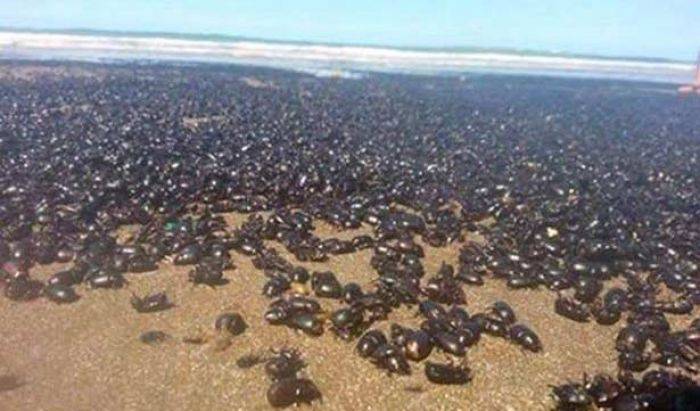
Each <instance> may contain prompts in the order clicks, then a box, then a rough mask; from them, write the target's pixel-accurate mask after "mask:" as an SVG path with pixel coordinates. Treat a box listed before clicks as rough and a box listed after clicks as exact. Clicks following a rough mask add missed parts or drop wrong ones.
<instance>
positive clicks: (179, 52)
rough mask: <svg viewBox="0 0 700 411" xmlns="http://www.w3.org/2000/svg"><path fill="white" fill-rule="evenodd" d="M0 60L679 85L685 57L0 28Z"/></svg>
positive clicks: (686, 69) (689, 68) (688, 71)
mask: <svg viewBox="0 0 700 411" xmlns="http://www.w3.org/2000/svg"><path fill="white" fill-rule="evenodd" d="M0 58H1V59H27V60H73V61H91V62H126V61H131V62H133V61H137V62H162V61H169V62H210V63H231V64H244V65H256V66H265V67H274V68H283V69H290V70H295V71H302V72H308V73H312V74H314V75H317V76H331V77H344V78H360V77H362V76H363V75H366V74H367V73H372V72H386V73H410V74H447V75H462V74H469V73H498V74H517V75H549V76H563V77H582V78H605V79H618V80H635V81H638V80H643V81H654V82H662V83H675V84H680V83H685V82H687V81H689V79H690V78H691V77H692V73H693V69H694V65H693V63H691V62H684V61H671V60H661V59H644V58H614V57H601V56H580V55H570V54H563V53H538V52H531V51H519V50H503V49H477V48H460V49H408V48H392V47H368V46H357V45H335V44H315V43H304V42H278V41H267V40H257V39H245V38H238V37H228V36H219V35H201V36H200V35H176V34H170V33H122V32H101V31H85V30H67V31H30V30H10V29H6V30H0Z"/></svg>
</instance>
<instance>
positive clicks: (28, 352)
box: [0, 216, 618, 410]
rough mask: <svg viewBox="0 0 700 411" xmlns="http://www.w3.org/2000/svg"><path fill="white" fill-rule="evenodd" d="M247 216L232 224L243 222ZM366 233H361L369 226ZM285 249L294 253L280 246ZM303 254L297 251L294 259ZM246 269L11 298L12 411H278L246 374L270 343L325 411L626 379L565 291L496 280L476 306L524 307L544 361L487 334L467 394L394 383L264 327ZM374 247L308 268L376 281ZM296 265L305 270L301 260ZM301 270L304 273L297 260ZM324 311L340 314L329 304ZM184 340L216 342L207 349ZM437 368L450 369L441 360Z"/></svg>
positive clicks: (5, 309)
mask: <svg viewBox="0 0 700 411" xmlns="http://www.w3.org/2000/svg"><path fill="white" fill-rule="evenodd" d="M241 218H242V217H241V216H228V219H229V220H230V221H231V222H232V223H234V224H237V223H239V222H240V221H241ZM359 231H362V230H359ZM357 233H358V231H357V230H356V231H344V232H336V231H335V230H334V229H333V228H331V227H329V226H326V225H323V224H320V223H317V234H318V235H320V236H322V237H326V236H331V235H334V236H337V237H340V238H345V237H350V236H352V235H355V234H357ZM277 248H278V250H279V251H281V252H283V251H284V250H283V249H282V248H280V247H279V246H278V247H277ZM425 248H426V254H427V256H426V259H425V268H426V272H427V274H428V275H431V274H433V273H435V272H436V271H437V269H438V267H439V265H440V263H441V262H442V261H446V262H449V263H452V264H456V262H457V256H458V250H459V245H458V244H454V245H452V246H449V247H446V248H443V249H434V248H430V247H425ZM283 255H285V256H286V257H288V258H291V256H289V255H288V254H287V253H286V252H283ZM233 257H234V258H233V259H234V262H235V264H236V266H237V268H236V269H235V270H232V271H227V272H226V273H225V277H226V278H227V279H228V280H230V282H229V283H228V284H226V285H223V286H220V287H217V288H210V287H207V286H193V285H192V284H191V283H189V282H188V281H187V272H188V270H189V268H188V267H176V266H172V265H168V264H161V266H160V268H159V269H158V271H155V272H152V273H144V274H129V275H128V276H127V279H128V281H129V284H128V285H127V286H126V287H125V288H123V289H121V290H91V289H88V288H87V287H85V286H84V285H81V286H79V287H77V290H78V292H79V294H80V295H81V296H82V298H81V299H80V300H79V301H78V302H77V303H74V304H70V305H56V304H53V303H51V302H49V301H47V300H44V299H40V300H37V301H34V302H30V303H15V302H11V301H9V300H7V299H0V311H2V313H3V321H2V322H0V344H1V345H2V347H3V349H2V356H1V357H0V374H2V375H6V376H12V377H14V378H15V379H16V380H17V381H18V382H19V384H14V386H13V387H11V388H10V389H7V390H4V391H3V390H0V403H1V404H2V406H1V407H0V408H2V409H14V410H38V409H44V410H94V409H104V410H120V409H159V410H160V409H162V410H166V409H170V410H172V409H189V410H199V409H201V410H211V409H217V410H218V409H229V410H230V409H267V408H269V406H268V405H267V402H266V399H265V392H266V389H267V387H268V385H269V383H268V381H267V378H266V376H265V375H264V371H263V369H262V367H255V368H252V369H247V370H246V369H240V368H238V367H237V366H236V360H237V359H238V358H239V357H241V356H242V355H245V354H249V353H255V352H265V351H266V350H267V349H269V348H270V347H272V348H275V347H277V348H279V347H281V346H285V345H286V346H289V347H296V348H299V349H300V350H301V351H302V352H303V353H304V356H305V359H306V361H307V362H308V367H307V368H306V369H305V370H304V374H305V375H308V376H309V377H311V378H312V379H313V380H314V381H315V382H316V383H317V385H318V386H319V388H320V390H321V391H322V393H323V394H324V400H323V403H322V404H321V403H317V404H315V405H314V406H313V408H320V409H337V410H340V409H362V410H370V409H377V410H380V409H416V410H417V409H467V408H468V409H494V410H508V409H512V410H522V409H550V408H551V407H552V405H553V403H552V401H551V399H550V398H549V392H550V389H549V387H548V385H549V384H553V383H556V382H559V381H562V380H566V379H568V378H571V379H578V378H580V377H581V375H582V374H583V373H584V372H586V373H595V372H599V371H606V372H615V351H614V347H613V344H614V340H615V334H616V330H617V329H618V327H617V326H613V327H602V326H598V325H595V324H593V323H591V324H584V325H581V324H577V323H574V322H572V321H568V320H565V319H564V318H562V317H559V316H557V315H555V314H554V313H553V310H552V307H553V303H554V297H555V295H554V294H553V293H551V292H548V291H512V290H508V289H507V288H506V287H505V286H504V285H503V284H501V283H500V282H498V281H496V280H489V281H488V282H487V284H486V285H485V286H483V287H467V288H465V290H466V293H467V298H468V305H467V309H468V310H469V311H470V312H476V311H479V310H482V309H483V308H485V307H486V306H487V305H488V304H490V303H492V302H493V301H495V300H497V299H505V300H507V301H508V302H510V303H511V304H512V306H513V307H514V309H515V310H516V313H517V315H518V317H519V320H520V321H521V322H524V323H526V324H529V325H530V326H532V327H533V328H534V330H536V331H537V332H538V333H539V335H540V337H541V339H542V342H543V344H544V347H545V349H544V352H543V353H541V354H532V353H529V352H525V351H523V350H521V349H520V348H518V347H517V346H515V345H512V344H509V343H507V342H505V341H504V340H500V339H496V338H493V337H489V336H484V337H483V338H482V340H481V342H480V343H479V344H478V345H477V346H476V347H474V348H472V349H470V350H469V352H468V355H467V358H466V362H467V364H468V365H469V367H470V368H471V369H472V370H473V375H474V379H473V381H472V382H471V383H470V384H469V385H467V386H463V387H454V386H446V387H443V386H436V385H433V384H430V383H428V382H427V380H426V378H425V376H424V375H423V364H412V369H413V374H412V375H411V376H409V377H396V376H388V375H386V374H385V373H384V372H382V371H380V370H378V369H376V368H375V367H374V366H373V365H372V364H371V363H370V362H368V361H365V360H362V359H360V358H359V357H358V356H357V355H356V354H355V353H354V343H346V342H344V341H342V340H340V339H338V338H337V337H335V335H334V334H333V333H332V332H330V331H327V332H325V333H324V335H322V336H321V337H317V338H313V337H309V336H306V335H304V334H300V333H297V332H295V331H292V330H290V329H288V328H286V327H274V326H270V325H268V324H266V323H265V321H264V320H263V318H262V313H263V311H264V310H265V308H266V306H267V304H268V302H269V301H268V300H267V298H265V297H263V296H262V295H261V294H260V290H261V287H262V285H263V283H264V281H265V280H264V276H263V275H262V273H261V272H260V271H258V270H256V269H255V268H254V267H253V265H252V263H251V262H250V258H249V257H246V256H242V255H238V254H235V255H234V256H233ZM370 257H371V252H370V251H363V252H358V253H354V254H351V255H348V256H335V257H331V258H330V260H329V261H328V262H326V263H307V264H302V265H305V266H306V267H307V268H309V269H312V270H321V269H329V270H332V271H333V272H335V273H336V274H337V275H338V277H339V279H340V280H341V281H342V282H347V281H357V282H359V283H360V284H361V285H363V286H366V285H369V284H370V283H371V281H372V279H373V278H374V276H375V274H374V271H373V270H372V268H371V267H370V265H369V259H370ZM290 261H295V260H291V259H290ZM295 263H298V262H296V261H295ZM60 268H62V266H61V265H59V264H54V265H51V266H46V267H40V268H38V269H36V270H35V271H36V276H37V278H40V279H44V278H46V276H48V275H50V274H51V273H53V272H55V271H57V270H59V269H60ZM161 290H164V291H166V292H167V294H168V295H169V296H170V298H171V299H172V301H173V302H174V303H175V304H176V307H175V308H173V309H171V310H168V311H164V312H160V313H154V314H138V313H137V312H136V311H135V310H133V309H132V308H131V306H130V305H129V298H130V296H131V293H132V292H133V293H136V294H139V295H141V294H145V293H148V292H156V291H161ZM322 303H323V305H324V307H325V308H328V309H330V308H332V307H334V305H335V304H334V303H331V302H330V301H329V300H323V301H322ZM229 310H233V311H238V312H240V313H241V314H242V315H243V316H244V317H245V319H246V321H247V322H248V324H249V328H248V330H247V331H246V332H245V333H244V334H243V335H241V336H238V337H235V338H234V339H233V340H232V341H231V344H230V346H228V347H225V346H226V343H225V341H221V337H220V336H218V337H217V336H216V335H215V334H214V332H213V321H214V318H215V317H216V316H217V315H218V314H220V313H221V312H224V311H229ZM414 315H415V312H414V311H409V310H405V309H403V310H400V311H397V312H394V313H392V315H391V316H390V321H388V322H383V323H380V324H379V328H383V329H386V328H388V326H389V324H390V323H391V321H397V322H400V323H402V324H414V325H417V324H418V322H419V319H418V318H415V316H414ZM146 330H162V331H164V332H166V333H168V334H170V335H171V336H172V338H171V339H169V340H167V341H166V342H164V343H162V344H160V345H153V346H149V345H146V344H144V343H142V342H140V341H139V339H138V337H139V334H140V333H141V332H143V331H146ZM184 337H206V338H208V341H207V342H206V343H204V344H201V345H194V344H187V343H184V342H182V339H183V338H184ZM431 359H433V360H443V359H446V357H445V355H444V354H442V353H440V352H437V351H434V352H433V354H432V355H431Z"/></svg>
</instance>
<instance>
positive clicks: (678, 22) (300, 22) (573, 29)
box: [0, 0, 700, 60]
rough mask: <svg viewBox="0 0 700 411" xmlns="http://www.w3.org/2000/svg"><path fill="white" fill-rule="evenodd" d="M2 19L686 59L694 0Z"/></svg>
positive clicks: (196, 7) (259, 8)
mask: <svg viewBox="0 0 700 411" xmlns="http://www.w3.org/2000/svg"><path fill="white" fill-rule="evenodd" d="M0 26H4V27H22V28H39V29H41V28H45V29H46V28H91V29H103V30H136V31H169V32H182V33H218V34H231V35H241V36H250V37H260V38H269V39H281V40H308V41H322V42H340V43H356V44H357V43H359V44H372V45H395V46H421V47H425V46H429V47H445V46H479V47H506V48H527V49H534V50H547V51H566V52H574V53H586V54H603V55H626V56H648V57H666V58H677V59H684V60H692V59H694V57H695V55H696V53H697V51H698V49H699V48H700V0H663V1H662V0H474V1H466V0H462V1H457V0H403V1H400V0H394V1H388V0H387V1H384V0H353V1H318V0H288V1H269V0H252V1H248V0H60V1H59V0H54V1H49V0H0Z"/></svg>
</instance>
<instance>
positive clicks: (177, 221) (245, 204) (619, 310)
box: [0, 63, 700, 410]
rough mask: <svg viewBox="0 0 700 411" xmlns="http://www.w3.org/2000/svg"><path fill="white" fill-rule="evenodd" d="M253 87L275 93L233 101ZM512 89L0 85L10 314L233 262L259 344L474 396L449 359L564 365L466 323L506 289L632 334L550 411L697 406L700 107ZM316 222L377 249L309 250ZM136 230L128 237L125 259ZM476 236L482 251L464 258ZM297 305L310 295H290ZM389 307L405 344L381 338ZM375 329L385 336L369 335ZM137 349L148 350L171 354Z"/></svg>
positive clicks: (236, 320)
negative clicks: (433, 258)
mask: <svg viewBox="0 0 700 411" xmlns="http://www.w3.org/2000/svg"><path fill="white" fill-rule="evenodd" d="M6 64H13V63H6ZM16 64H20V63H16ZM246 74H255V75H262V76H265V77H266V78H270V79H272V80H274V82H275V83H276V84H277V85H278V87H277V88H275V89H274V90H270V89H255V88H251V87H248V86H246V85H245V84H243V83H242V82H239V81H236V78H237V76H240V75H246ZM175 79H182V80H183V81H176V80H175ZM426 82H429V83H430V84H431V87H425V84H426ZM503 84H504V83H503V81H502V79H501V78H498V77H493V78H492V77H482V78H479V79H478V81H477V80H475V82H474V83H473V84H472V83H471V82H467V83H458V82H457V80H455V79H454V78H449V77H445V78H441V77H435V78H430V79H417V78H413V77H408V76H406V77H404V76H383V75H375V76H370V77H368V78H366V79H364V80H362V81H349V80H330V79H324V80H321V79H312V78H310V77H307V76H304V75H300V74H291V73H283V72H277V71H272V70H269V71H268V70H263V69H255V70H253V69H246V68H235V69H233V68H230V67H228V68H226V69H225V70H224V69H222V68H221V67H218V66H211V67H209V66H205V67H197V68H191V67H190V68H183V67H180V68H174V67H168V66H153V67H140V68H133V69H129V70H124V69H123V68H122V69H116V68H115V69H114V70H112V71H110V74H109V75H108V76H107V77H106V78H104V79H101V80H95V79H85V78H71V77H67V78H62V79H60V80H56V81H50V80H47V79H40V80H37V81H34V82H27V83H22V84H20V85H18V84H13V85H8V84H1V85H0V96H1V97H0V124H1V126H0V268H1V269H0V284H1V285H2V289H3V294H4V295H5V296H6V297H7V298H9V299H11V300H15V301H30V300H34V299H36V298H41V297H44V298H47V299H49V300H51V301H53V302H56V303H60V304H70V303H75V302H76V301H80V296H79V295H78V293H76V291H75V287H76V286H77V285H80V284H85V285H87V288H84V287H81V288H80V290H84V292H85V293H89V292H93V291H91V289H118V288H122V287H128V286H129V281H128V279H129V277H130V276H133V275H138V273H144V272H150V271H157V270H158V268H159V266H160V265H161V264H164V263H165V262H166V261H167V262H171V263H173V264H175V265H184V266H191V269H190V271H189V272H188V274H187V276H186V278H185V279H184V280H185V281H189V282H191V283H192V284H193V286H198V285H207V286H211V287H218V286H222V285H226V284H227V282H228V281H227V278H226V277H227V276H228V277H229V278H230V276H231V275H233V274H231V272H232V271H233V270H234V268H235V267H234V265H233V261H232V257H231V255H232V253H233V252H236V253H238V254H240V255H241V258H250V259H251V260H252V263H253V264H254V266H255V267H256V268H257V269H258V270H259V271H260V273H261V275H263V276H264V278H265V283H264V286H263V287H262V290H261V293H262V294H263V295H264V296H265V297H267V298H269V299H270V304H269V307H268V308H267V310H266V311H265V312H264V313H261V316H262V318H264V320H265V321H266V322H267V323H269V324H270V325H272V326H281V327H290V328H293V329H296V330H300V332H303V333H306V334H308V335H309V336H310V337H311V338H318V337H319V336H321V335H322V334H324V333H325V332H326V331H330V332H332V333H333V334H335V335H336V336H337V337H338V338H339V339H340V340H341V341H355V342H354V344H355V347H356V349H355V351H356V353H357V355H358V356H359V357H361V358H363V359H366V360H367V361H369V362H371V363H372V364H374V365H375V366H376V367H377V368H379V369H380V370H382V372H386V373H391V374H398V375H405V374H410V373H411V372H412V369H413V366H412V365H411V363H413V362H419V361H423V360H425V359H426V358H428V357H429V356H430V355H431V353H432V352H433V351H435V350H437V351H439V352H441V353H445V354H446V355H449V356H450V358H451V359H450V360H449V361H446V362H442V363H441V362H434V361H425V363H424V372H425V375H426V378H427V379H428V380H429V381H431V382H433V383H436V384H456V385H464V384H468V383H469V382H470V381H471V380H472V379H473V378H478V373H474V372H472V370H470V369H469V368H468V366H467V365H466V362H465V361H466V360H465V359H464V357H465V355H466V353H467V352H468V350H469V349H470V347H472V346H474V345H475V344H478V343H479V342H480V341H482V336H484V335H487V336H490V337H495V338H501V339H504V340H505V341H509V342H511V343H512V344H513V345H514V346H518V347H520V348H522V350H523V352H531V353H539V352H541V351H543V350H546V349H547V345H548V344H566V342H565V341H561V342H557V341H541V340H540V338H539V337H538V334H537V332H536V330H533V329H532V328H530V327H529V326H528V325H526V324H524V323H521V321H522V319H519V318H518V316H517V314H516V312H515V311H514V310H513V308H512V307H511V306H510V305H509V303H508V302H507V301H493V304H492V305H491V306H490V307H488V308H487V309H486V310H485V311H483V312H478V313H470V312H468V311H467V309H466V308H465V307H466V306H467V305H468V302H469V301H468V299H469V298H468V293H466V292H465V290H467V291H468V292H470V293H478V287H480V286H482V285H483V284H484V283H485V282H486V281H501V282H503V283H504V284H505V285H506V286H507V287H509V288H511V289H540V290H549V291H550V292H552V293H554V294H555V303H554V306H553V307H552V310H553V311H554V312H555V313H557V314H558V315H561V316H563V317H565V318H567V319H569V320H572V321H576V322H581V323H586V322H595V323H597V324H599V325H600V326H610V325H613V324H619V323H620V322H622V323H623V325H624V326H623V327H622V328H621V330H620V332H619V334H618V337H617V340H616V341H615V347H616V349H617V351H618V359H617V361H618V364H617V365H618V368H619V375H617V376H614V377H613V376H609V375H606V374H599V375H595V376H593V377H589V376H585V377H582V378H583V380H582V381H581V382H574V381H568V382H553V388H552V395H553V396H554V398H555V400H556V401H557V402H558V404H559V405H560V406H561V407H562V408H585V407H588V406H589V405H591V404H596V405H597V406H599V407H610V408H613V409H616V410H644V409H654V407H661V405H659V404H666V402H668V401H672V400H670V399H669V398H672V399H673V401H675V400H677V401H686V402H688V404H693V401H696V402H695V403H694V404H697V396H698V393H697V388H696V385H694V383H693V380H692V378H691V377H688V376H694V375H697V373H698V368H699V367H700V365H699V362H700V323H699V322H698V320H695V321H694V322H693V323H692V324H691V325H689V326H688V327H687V328H685V329H673V328H672V327H671V325H670V323H669V321H668V317H669V316H683V315H690V314H691V313H692V312H693V310H694V307H695V306H696V305H698V304H700V268H699V267H700V266H699V264H700V121H699V120H698V118H699V117H698V116H697V113H698V112H700V103H698V102H697V101H693V100H677V99H675V98H674V97H672V96H667V95H664V94H658V95H652V94H650V93H649V92H648V91H646V92H645V91H643V90H642V89H641V88H640V89H639V90H637V89H636V88H631V89H630V91H629V92H627V93H616V92H612V91H611V90H613V89H614V83H608V82H603V81H598V82H596V81H583V80H565V79H558V80H552V79H544V78H542V79H540V78H528V79H526V78H517V77H512V78H508V80H507V84H508V87H504V86H503ZM552 84H556V85H557V87H553V86H551V85H552ZM300 90H303V91H300ZM186 118H187V119H203V120H202V121H200V122H197V123H196V124H195V125H192V122H191V121H190V122H187V121H185V119H186ZM230 212H237V213H246V214H249V216H248V218H247V220H246V221H245V222H244V223H243V224H242V225H241V226H239V227H231V226H229V225H228V224H227V223H226V221H225V219H224V218H223V216H222V213H230ZM318 221H323V222H326V223H328V224H330V225H332V226H334V227H336V228H337V229H338V230H349V229H356V228H359V227H361V226H364V227H366V228H371V234H369V235H367V234H364V235H358V236H356V237H354V238H351V239H345V240H343V239H339V238H319V237H318V236H317V235H315V234H314V229H315V225H314V224H315V223H316V222H318ZM127 225H128V226H136V227H138V230H137V232H135V233H134V234H133V235H132V236H131V237H130V238H129V239H127V240H126V241H124V240H120V241H117V236H116V234H115V232H116V230H117V229H119V228H120V227H123V226H127ZM475 234H478V235H480V236H481V237H483V238H484V239H485V241H484V242H474V241H471V240H470V239H469V238H471V235H475ZM418 240H420V241H418ZM273 244H274V245H275V246H277V247H280V246H281V247H282V248H284V249H285V250H287V251H288V252H289V253H290V254H291V255H293V256H294V258H295V259H296V260H298V261H299V262H322V261H326V260H328V259H332V258H333V257H334V256H336V255H340V254H347V253H354V252H357V251H360V250H368V251H369V252H370V253H371V268H372V270H374V271H375V272H376V281H374V282H373V283H372V284H371V285H369V286H365V287H362V286H360V285H359V284H356V283H352V282H350V283H345V284H344V283H343V282H341V281H340V278H339V276H337V275H336V273H333V272H330V271H312V272H309V271H308V270H307V269H306V268H304V267H302V266H300V265H295V264H294V263H293V262H291V261H289V260H288V259H286V258H284V257H283V256H281V255H280V254H279V253H278V252H277V251H276V249H275V248H273V247H272V245H273ZM421 244H423V245H421ZM424 245H428V246H430V247H445V246H448V245H451V246H453V247H459V248H460V253H459V259H458V261H457V262H456V266H453V265H451V264H449V263H448V262H446V263H444V264H443V265H442V266H441V267H440V269H439V270H438V271H437V272H435V273H426V272H425V270H424V267H423V264H422V260H423V258H424V256H425V251H424V248H423V247H424ZM52 262H61V263H66V264H67V265H68V266H69V268H67V269H65V270H62V271H60V272H56V273H55V274H53V275H52V276H51V277H50V278H49V279H48V280H47V281H45V282H42V281H39V280H37V279H35V278H33V277H32V275H31V272H32V269H33V268H34V267H36V266H37V265H45V264H49V263H52ZM227 272H228V273H227ZM301 285H303V286H305V287H307V289H308V290H310V291H311V295H304V294H302V293H297V291H296V290H298V289H299V288H298V287H299V286H301ZM81 292H83V291H81ZM94 292H99V291H94ZM103 292H106V291H103ZM330 299H332V300H335V301H336V302H337V303H338V304H340V308H337V309H336V310H335V311H333V312H330V313H327V312H325V311H324V310H323V309H322V307H321V304H320V302H323V300H330ZM130 303H131V305H132V306H133V308H134V309H135V310H136V311H138V312H139V313H150V312H156V311H161V310H165V309H169V308H171V307H173V306H174V304H173V302H171V301H170V300H169V299H168V297H167V295H166V294H165V293H162V292H160V293H159V292H155V293H153V294H149V295H145V296H138V295H133V297H132V298H131V300H130ZM399 307H407V308H409V309H411V310H414V312H415V313H416V315H417V316H419V319H420V325H419V326H415V327H408V326H405V325H402V324H397V323H393V322H392V321H391V314H392V311H394V310H396V309H397V308H399ZM385 321H388V322H389V323H388V325H389V331H388V332H386V333H385V332H382V331H380V330H379V329H377V328H375V327H374V326H375V324H376V323H378V322H385ZM246 327H247V324H246V321H245V320H244V319H243V318H242V317H241V316H240V315H239V314H236V313H224V314H222V315H221V316H220V317H218V318H217V319H216V321H215V328H216V329H217V330H219V331H225V332H227V333H230V334H232V335H238V334H240V333H242V332H244V330H245V329H246ZM140 338H141V340H142V341H144V342H146V343H149V344H154V343H157V342H160V341H163V340H165V339H166V338H167V334H164V333H163V332H161V331H150V332H146V333H144V334H142V335H141V337H140ZM528 355H529V354H528ZM259 362H265V363H266V366H265V370H266V372H267V374H268V375H269V377H270V379H271V382H272V385H271V386H270V388H269V390H268V392H267V399H268V401H269V403H270V404H271V405H273V406H280V407H284V406H288V405H292V404H299V403H310V402H312V401H316V400H320V399H321V393H320V391H319V389H318V388H317V387H316V385H315V384H314V382H313V381H311V380H310V379H308V378H305V377H301V376H300V374H299V373H300V371H301V369H302V368H303V366H304V362H303V361H302V360H301V357H300V354H299V353H298V352H296V351H293V350H282V351H279V352H277V353H275V354H274V355H273V356H271V357H270V356H264V357H260V356H256V355H251V356H247V357H242V358H241V359H240V360H239V362H238V364H239V366H240V367H241V368H248V367H252V366H253V365H255V364H257V363H259ZM522 377H523V378H527V376H522ZM664 401H666V402H664ZM669 409H670V408H669Z"/></svg>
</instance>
